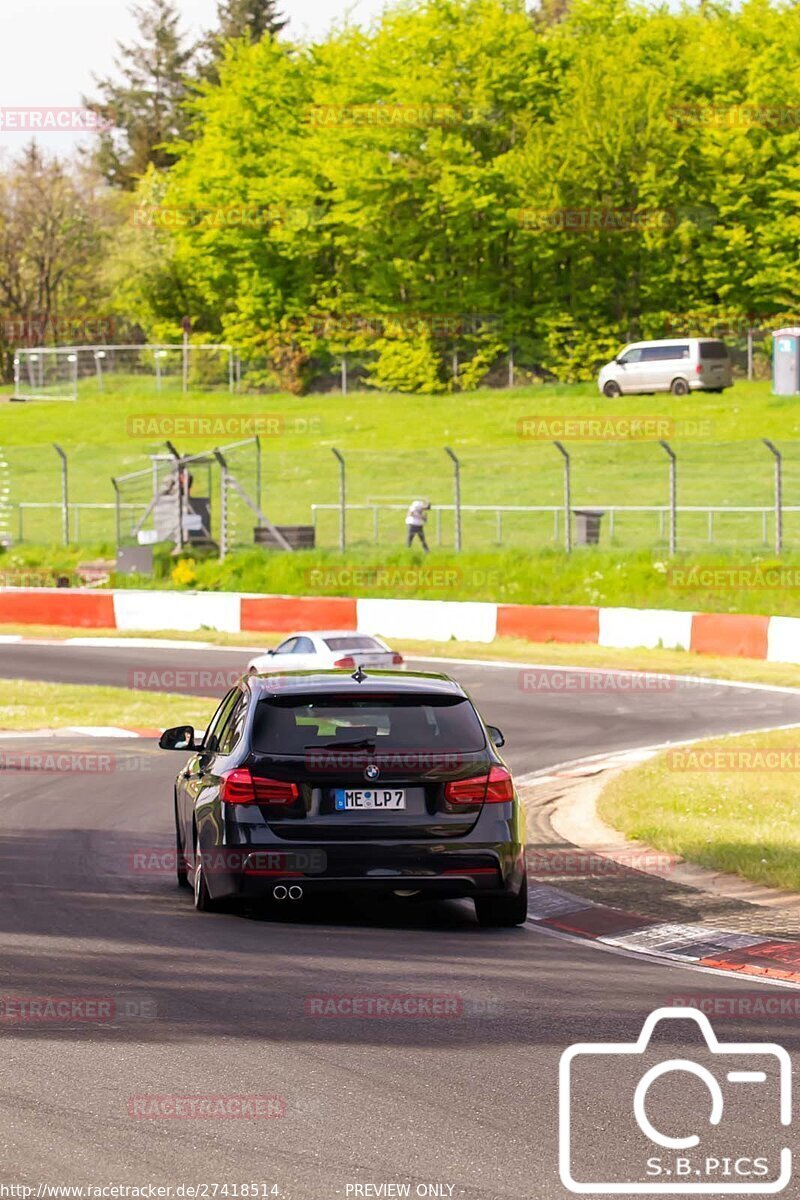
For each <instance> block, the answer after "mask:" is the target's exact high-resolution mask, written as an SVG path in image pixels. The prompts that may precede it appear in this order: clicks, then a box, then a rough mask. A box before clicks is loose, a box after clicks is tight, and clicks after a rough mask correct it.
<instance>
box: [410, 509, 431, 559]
mask: <svg viewBox="0 0 800 1200" xmlns="http://www.w3.org/2000/svg"><path fill="white" fill-rule="evenodd" d="M430 511H431V502H430V500H412V501H411V504H410V505H409V508H408V512H407V513H406V545H407V546H411V544H412V543H413V541H414V538H415V537H418V538H419V540H420V541H421V542H422V549H423V550H424V551H425V553H426V554H428V553H429V551H430V546H429V545H428V543H427V542H426V541H425V522H426V521H427V519H428V513H429V512H430Z"/></svg>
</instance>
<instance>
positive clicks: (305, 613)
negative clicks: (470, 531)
mask: <svg viewBox="0 0 800 1200" xmlns="http://www.w3.org/2000/svg"><path fill="white" fill-rule="evenodd" d="M0 624H4V625H13V624H37V625H63V626H73V627H76V628H83V629H120V630H151V631H153V632H158V631H160V630H164V629H168V630H178V631H182V632H189V631H194V630H202V629H203V628H207V629H217V630H220V631H224V632H229V633H239V632H253V633H257V632H260V631H261V632H270V633H276V632H291V631H293V630H295V629H304V628H305V629H335V628H339V629H359V630H360V631H361V632H363V633H372V634H379V635H382V636H384V637H388V638H392V637H394V638H418V637H419V636H420V634H421V632H422V631H424V633H423V636H424V637H425V638H426V639H428V640H430V641H439V642H448V641H451V640H452V639H453V638H455V639H456V640H457V641H464V642H485V643H490V642H493V641H494V640H495V639H496V638H502V637H509V638H523V639H524V640H526V641H529V642H539V643H544V642H567V643H576V642H588V643H593V644H595V645H598V646H607V647H614V648H617V649H638V648H652V649H656V648H659V647H661V648H663V649H665V650H691V651H694V652H695V653H697V654H714V655H722V656H723V657H744V658H754V659H766V660H768V661H769V662H783V663H800V618H798V617H778V616H768V615H760V614H751V613H702V612H700V613H698V612H694V611H685V610H682V609H637V608H606V607H603V606H597V605H548V604H544V605H537V604H497V603H493V602H484V601H469V600H416V599H400V600H398V599H373V598H365V597H357V596H286V595H265V594H262V593H246V592H241V593H240V592H191V591H185V592H176V591H170V590H167V589H165V590H161V591H159V590H155V589H151V590H141V591H138V590H132V589H131V590H129V589H124V588H123V589H118V590H112V589H108V590H99V589H91V588H74V589H68V588H0Z"/></svg>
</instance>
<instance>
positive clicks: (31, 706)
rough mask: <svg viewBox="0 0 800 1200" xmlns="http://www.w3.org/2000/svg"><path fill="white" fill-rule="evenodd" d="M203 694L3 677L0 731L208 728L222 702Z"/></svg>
mask: <svg viewBox="0 0 800 1200" xmlns="http://www.w3.org/2000/svg"><path fill="white" fill-rule="evenodd" d="M217 703H218V702H217V701H216V700H209V699H206V698H204V697H202V696H181V695H175V694H167V693H162V692H142V691H132V690H131V689H130V688H115V687H94V686H91V685H88V684H68V683H37V684H36V686H35V687H33V686H32V685H31V684H30V682H29V681H28V680H25V679H4V680H3V701H2V704H0V732H2V731H3V730H13V731H15V732H18V731H22V730H30V729H64V728H66V727H67V726H70V725H116V726H118V727H121V728H123V729H148V730H149V729H166V728H168V727H169V726H170V725H171V724H173V723H174V724H176V725H177V724H178V723H179V722H184V721H189V722H192V723H193V724H194V725H195V727H196V728H198V729H205V727H206V725H207V724H208V722H209V721H210V719H211V717H212V715H213V713H214V710H215V708H216V706H217Z"/></svg>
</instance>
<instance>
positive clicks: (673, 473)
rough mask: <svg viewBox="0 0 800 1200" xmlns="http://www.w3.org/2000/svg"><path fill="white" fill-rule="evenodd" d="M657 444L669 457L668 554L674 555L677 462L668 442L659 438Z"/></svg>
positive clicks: (676, 538) (676, 524) (676, 533)
mask: <svg viewBox="0 0 800 1200" xmlns="http://www.w3.org/2000/svg"><path fill="white" fill-rule="evenodd" d="M658 444H659V446H661V447H662V449H663V450H665V451H666V453H667V454H668V455H669V552H670V554H675V552H676V550H677V547H678V469H677V468H678V460H677V458H676V456H675V451H674V450H673V449H672V447H671V446H670V445H669V443H668V442H665V441H664V440H663V438H659V439H658Z"/></svg>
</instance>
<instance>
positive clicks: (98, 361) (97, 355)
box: [94, 350, 106, 392]
mask: <svg viewBox="0 0 800 1200" xmlns="http://www.w3.org/2000/svg"><path fill="white" fill-rule="evenodd" d="M105 356H106V352H105V350H95V352H94V363H95V367H96V369H97V390H98V392H102V390H103V359H104V358H105Z"/></svg>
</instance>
